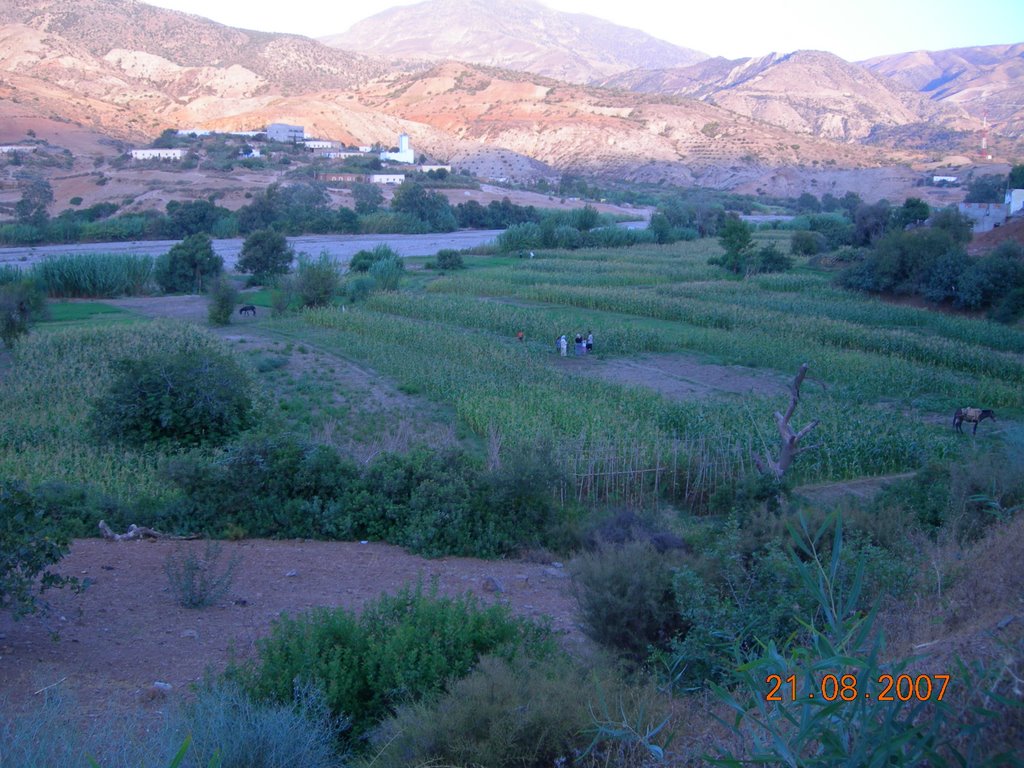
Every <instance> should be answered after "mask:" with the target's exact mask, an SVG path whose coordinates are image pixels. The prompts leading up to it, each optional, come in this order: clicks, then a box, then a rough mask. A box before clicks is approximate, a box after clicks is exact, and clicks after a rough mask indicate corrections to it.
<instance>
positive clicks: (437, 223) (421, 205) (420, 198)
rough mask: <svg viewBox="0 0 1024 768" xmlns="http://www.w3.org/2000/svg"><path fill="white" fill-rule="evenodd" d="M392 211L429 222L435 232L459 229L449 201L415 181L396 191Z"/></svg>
mask: <svg viewBox="0 0 1024 768" xmlns="http://www.w3.org/2000/svg"><path fill="white" fill-rule="evenodd" d="M391 209H392V210H393V211H397V212H399V213H408V214H411V215H413V216H415V217H416V218H418V219H420V220H421V221H425V222H427V223H428V224H430V227H431V229H433V230H434V231H438V232H450V231H451V230H453V229H456V228H457V227H458V222H457V221H456V220H455V214H454V213H453V212H452V207H451V205H449V203H448V199H447V198H446V197H445V196H444V195H442V194H440V193H439V192H429V191H427V190H426V189H424V188H423V186H422V185H421V184H417V183H416V182H414V181H406V182H404V183H402V184H401V185H400V186H399V187H398V189H396V190H395V196H394V197H393V198H392V199H391Z"/></svg>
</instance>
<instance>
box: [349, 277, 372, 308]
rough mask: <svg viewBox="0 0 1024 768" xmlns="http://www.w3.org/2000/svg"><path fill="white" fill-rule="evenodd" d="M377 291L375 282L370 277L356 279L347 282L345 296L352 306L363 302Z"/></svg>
mask: <svg viewBox="0 0 1024 768" xmlns="http://www.w3.org/2000/svg"><path fill="white" fill-rule="evenodd" d="M376 289H377V281H376V280H374V279H373V278H372V277H357V278H356V279H355V280H349V281H348V283H347V284H346V286H345V295H346V297H347V298H348V300H349V301H350V302H352V303H353V304H354V303H355V302H357V301H365V300H366V299H367V298H368V297H369V296H370V294H371V293H373V292H374V291H375V290H376Z"/></svg>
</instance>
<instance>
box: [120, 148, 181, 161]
mask: <svg viewBox="0 0 1024 768" xmlns="http://www.w3.org/2000/svg"><path fill="white" fill-rule="evenodd" d="M131 154H132V160H181V158H183V157H184V156H185V150H184V149H133V150H132V152H131Z"/></svg>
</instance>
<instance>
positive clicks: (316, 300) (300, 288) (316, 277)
mask: <svg viewBox="0 0 1024 768" xmlns="http://www.w3.org/2000/svg"><path fill="white" fill-rule="evenodd" d="M340 285H341V270H340V269H339V268H338V265H337V263H336V262H335V261H334V259H332V258H331V257H330V255H329V254H328V253H327V251H322V252H321V253H320V256H319V258H317V259H315V260H314V259H311V258H309V257H308V256H306V255H305V254H300V255H299V266H298V269H297V270H296V272H295V292H296V293H298V295H299V300H300V301H301V302H302V306H304V307H324V306H327V305H328V304H330V303H331V300H332V299H333V298H334V296H335V294H337V293H338V288H339V287H340Z"/></svg>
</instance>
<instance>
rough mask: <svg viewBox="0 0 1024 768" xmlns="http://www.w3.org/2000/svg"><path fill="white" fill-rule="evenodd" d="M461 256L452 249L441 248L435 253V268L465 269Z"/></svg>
mask: <svg viewBox="0 0 1024 768" xmlns="http://www.w3.org/2000/svg"><path fill="white" fill-rule="evenodd" d="M465 267H466V265H465V264H463V262H462V254H460V253H459V252H458V251H456V250H454V249H452V248H443V249H441V250H440V251H438V252H437V268H438V269H445V270H453V269H465Z"/></svg>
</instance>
